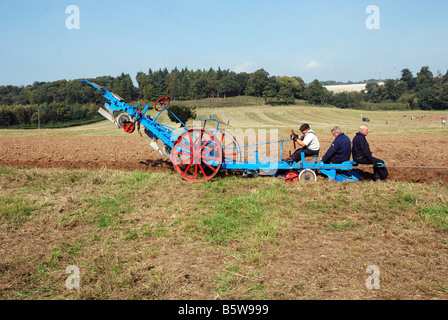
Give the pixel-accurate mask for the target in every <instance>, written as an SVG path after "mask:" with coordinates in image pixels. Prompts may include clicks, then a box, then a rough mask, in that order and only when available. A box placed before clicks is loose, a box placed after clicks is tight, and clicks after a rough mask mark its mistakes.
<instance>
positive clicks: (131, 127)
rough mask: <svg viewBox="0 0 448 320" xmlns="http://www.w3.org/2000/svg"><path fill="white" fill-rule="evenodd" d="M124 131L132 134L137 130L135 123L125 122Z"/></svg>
mask: <svg viewBox="0 0 448 320" xmlns="http://www.w3.org/2000/svg"><path fill="white" fill-rule="evenodd" d="M123 129H124V131H126V132H127V133H132V132H134V130H135V124H134V122H130V121H129V122H125V123H124V125H123Z"/></svg>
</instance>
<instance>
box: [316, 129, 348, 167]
mask: <svg viewBox="0 0 448 320" xmlns="http://www.w3.org/2000/svg"><path fill="white" fill-rule="evenodd" d="M331 133H332V134H333V137H334V138H335V139H334V141H333V143H332V144H331V147H330V149H328V151H327V153H325V155H324V156H323V157H322V162H323V163H326V164H340V163H343V162H346V161H350V157H351V155H352V142H351V141H350V138H349V137H347V136H346V135H345V134H344V133H343V132H342V130H341V129H340V128H339V127H334V128H333V129H332V130H331Z"/></svg>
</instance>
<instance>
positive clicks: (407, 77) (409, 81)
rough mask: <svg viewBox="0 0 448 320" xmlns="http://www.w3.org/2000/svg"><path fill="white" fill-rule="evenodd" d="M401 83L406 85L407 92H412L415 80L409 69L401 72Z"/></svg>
mask: <svg viewBox="0 0 448 320" xmlns="http://www.w3.org/2000/svg"><path fill="white" fill-rule="evenodd" d="M400 80H401V81H403V82H404V83H405V84H406V87H407V89H408V90H412V89H414V87H415V78H414V76H413V75H412V72H411V71H410V70H409V69H407V68H406V69H403V70H402V71H401V79H400Z"/></svg>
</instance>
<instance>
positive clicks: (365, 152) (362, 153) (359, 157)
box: [352, 125, 389, 181]
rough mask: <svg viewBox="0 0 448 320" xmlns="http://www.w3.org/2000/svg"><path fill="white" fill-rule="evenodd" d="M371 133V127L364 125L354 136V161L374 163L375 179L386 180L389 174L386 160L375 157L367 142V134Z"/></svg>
mask: <svg viewBox="0 0 448 320" xmlns="http://www.w3.org/2000/svg"><path fill="white" fill-rule="evenodd" d="M368 134H369V127H368V126H365V125H362V126H360V127H359V132H358V133H357V134H356V135H355V137H354V138H353V148H352V154H353V161H355V162H357V163H358V164H373V173H374V180H375V181H381V180H384V181H385V180H386V179H387V177H388V176H389V172H388V171H387V169H386V167H385V166H383V165H384V161H383V160H381V159H377V158H374V157H373V156H372V152H371V151H370V147H369V143H368V142H367V139H366V136H367V135H368Z"/></svg>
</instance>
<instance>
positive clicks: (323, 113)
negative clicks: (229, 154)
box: [0, 104, 448, 136]
mask: <svg viewBox="0 0 448 320" xmlns="http://www.w3.org/2000/svg"><path fill="white" fill-rule="evenodd" d="M196 113H197V116H198V117H202V118H203V119H207V118H209V117H210V116H211V115H214V116H215V119H216V120H219V121H222V122H223V123H225V124H226V123H227V121H230V124H229V126H227V125H225V124H224V125H222V128H237V129H246V128H253V129H263V128H266V129H270V128H276V129H279V132H280V133H283V134H289V133H290V132H291V129H295V131H298V128H299V127H300V125H301V124H303V123H305V122H306V123H309V124H310V125H311V126H312V128H313V129H314V130H315V131H316V132H318V133H319V132H322V133H325V134H326V133H328V130H329V129H331V128H332V127H333V126H335V125H338V126H340V127H341V128H342V129H343V130H344V131H345V132H346V133H347V134H350V135H351V134H354V133H356V132H357V130H358V127H359V125H361V124H365V123H363V122H362V118H363V117H367V118H369V119H370V122H369V123H367V124H368V125H369V127H370V128H372V130H371V134H378V133H381V134H384V133H386V134H389V133H390V134H416V133H425V134H445V133H447V128H446V127H443V126H441V121H440V118H441V117H442V116H443V117H448V111H411V112H407V111H365V110H350V109H344V110H342V109H337V108H334V107H331V106H325V107H321V106H312V105H308V104H304V105H297V106H278V107H272V106H245V107H244V106H243V107H220V108H199V109H197V110H196ZM149 114H150V115H151V116H153V117H154V116H155V115H157V113H156V112H155V111H154V110H152V111H150V112H149ZM412 116H413V117H414V119H415V117H416V116H423V119H424V120H422V121H420V120H413V121H412V120H410V119H411V117H412ZM157 121H158V122H161V123H165V124H168V125H172V126H176V125H175V124H173V123H172V122H171V121H170V120H169V119H168V116H167V114H166V112H164V113H162V114H161V115H160V116H159V118H158V120H157ZM431 121H432V123H431ZM187 125H188V126H192V125H193V121H191V120H190V121H189V122H188V123H187ZM212 127H213V126H212ZM40 135H42V136H48V135H49V136H52V135H57V136H65V135H67V136H70V135H81V136H110V135H126V133H125V132H122V131H117V130H116V128H115V127H114V126H112V125H111V123H110V122H108V121H103V122H100V123H95V124H90V125H85V126H79V127H73V128H63V129H41V130H6V129H0V136H40Z"/></svg>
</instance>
